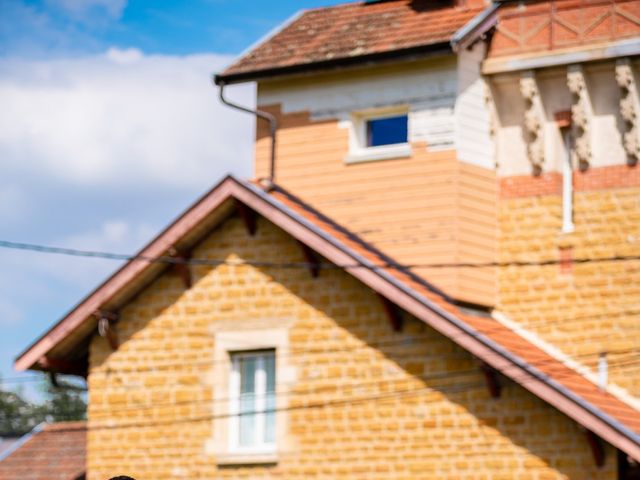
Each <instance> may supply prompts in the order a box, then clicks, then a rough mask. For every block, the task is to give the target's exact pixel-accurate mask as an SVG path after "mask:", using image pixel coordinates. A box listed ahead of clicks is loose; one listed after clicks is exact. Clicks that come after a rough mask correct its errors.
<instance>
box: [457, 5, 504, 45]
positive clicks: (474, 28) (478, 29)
mask: <svg viewBox="0 0 640 480" xmlns="http://www.w3.org/2000/svg"><path fill="white" fill-rule="evenodd" d="M498 8H500V4H499V3H492V4H491V5H490V6H489V7H487V8H486V9H484V10H483V11H481V12H480V13H479V14H478V15H476V16H475V17H473V19H471V21H470V22H468V23H466V24H465V25H463V26H462V27H461V28H460V29H459V30H458V31H457V32H456V33H454V34H453V36H452V37H451V48H452V49H453V51H454V52H457V51H459V50H460V49H461V48H464V47H466V46H467V45H469V44H472V43H474V41H475V40H476V39H477V38H478V37H481V36H482V35H484V34H485V33H486V32H488V31H489V30H490V29H492V28H493V27H495V26H496V24H497V23H498V17H497V15H496V12H497V10H498Z"/></svg>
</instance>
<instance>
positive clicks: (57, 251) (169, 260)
mask: <svg viewBox="0 0 640 480" xmlns="http://www.w3.org/2000/svg"><path fill="white" fill-rule="evenodd" d="M0 248H5V249H11V250H25V251H32V252H39V253H45V254H54V255H65V256H72V257H86V258H100V259H106V260H118V261H134V260H137V261H142V262H146V263H161V264H167V265H208V266H219V265H229V266H242V265H252V266H256V267H270V268H283V269H293V268H302V269H308V268H311V267H314V268H320V269H354V268H364V269H374V270H375V269H384V268H396V269H408V270H411V269H416V268H492V267H533V266H550V265H560V264H564V263H566V261H565V260H562V259H548V260H540V261H533V260H532V261H525V260H515V261H508V262H475V263H474V262H450V263H397V262H382V263H373V264H371V265H367V264H363V263H350V264H334V263H326V262H320V263H312V262H271V261H261V260H248V259H242V260H229V259H212V258H193V257H192V258H183V257H180V256H158V257H150V256H146V255H142V254H136V255H131V254H120V253H112V252H104V251H97V250H80V249H75V248H66V247H52V246H48V245H40V244H34V243H22V242H12V241H7V240H0ZM634 260H640V255H613V256H607V257H594V258H591V257H588V258H574V259H572V260H571V262H572V263H574V264H583V263H602V262H623V261H634Z"/></svg>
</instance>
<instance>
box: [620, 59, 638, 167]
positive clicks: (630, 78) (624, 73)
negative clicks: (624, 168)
mask: <svg viewBox="0 0 640 480" xmlns="http://www.w3.org/2000/svg"><path fill="white" fill-rule="evenodd" d="M636 80H637V79H636V76H635V74H634V72H633V67H632V66H631V60H629V58H620V59H618V60H617V61H616V81H617V82H618V86H619V87H620V114H621V115H622V118H623V120H624V124H625V132H624V135H623V139H624V141H623V143H624V149H625V151H626V152H627V163H628V164H629V165H636V164H637V163H638V159H640V128H639V127H638V120H639V119H638V117H639V116H640V114H639V112H640V98H639V95H638V82H637V81H636Z"/></svg>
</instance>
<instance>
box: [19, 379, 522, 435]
mask: <svg viewBox="0 0 640 480" xmlns="http://www.w3.org/2000/svg"><path fill="white" fill-rule="evenodd" d="M409 380H411V379H409ZM532 380H533V379H531V378H530V377H529V378H528V379H524V378H523V379H520V381H518V382H517V383H519V384H520V385H522V384H523V383H526V382H527V381H532ZM486 388H487V386H486V382H484V381H481V382H468V383H456V384H454V385H443V386H435V387H434V386H433V385H424V386H419V387H411V388H405V389H400V390H395V391H391V392H382V393H376V394H375V395H364V396H359V397H355V398H335V399H330V400H325V401H319V402H311V403H308V404H300V405H291V406H285V407H275V408H271V409H269V408H267V409H264V410H254V411H245V412H240V413H236V412H227V413H221V414H208V415H203V416H197V417H183V418H174V419H167V420H163V421H158V420H156V419H154V420H152V421H142V422H140V421H137V422H128V423H124V424H114V423H112V422H113V421H114V417H115V414H117V413H119V412H123V413H129V412H131V411H136V410H135V409H122V408H120V409H118V408H116V409H110V411H109V413H110V414H112V415H111V416H110V417H108V419H109V422H110V423H109V424H102V425H92V426H88V427H68V428H59V429H56V430H54V431H51V432H49V433H51V434H57V433H65V432H69V431H79V430H88V431H101V430H119V429H127V428H149V427H158V426H169V425H173V424H176V423H194V422H202V421H212V420H217V419H228V418H231V417H238V416H248V415H255V414H258V413H263V414H268V413H278V412H288V411H298V410H309V409H317V408H326V407H333V406H349V405H358V404H360V403H363V402H368V401H378V400H385V399H393V398H400V397H404V396H410V395H412V394H421V393H425V392H434V393H442V394H451V393H463V392H469V391H473V390H476V389H486ZM276 394H277V395H279V394H280V393H279V392H276ZM228 400H229V399H225V401H228ZM199 403H200V404H202V405H203V406H211V405H212V403H213V401H212V400H208V401H201V402H199ZM429 403H433V402H429ZM187 405H188V403H187ZM164 406H166V407H180V406H185V404H180V403H176V402H173V403H172V404H166V405H164ZM151 408H160V407H159V406H158V405H153V406H149V407H148V408H147V407H145V408H139V409H137V410H139V411H146V410H149V409H151ZM16 418H17V417H16ZM96 420H105V419H104V418H96ZM92 421H93V420H92Z"/></svg>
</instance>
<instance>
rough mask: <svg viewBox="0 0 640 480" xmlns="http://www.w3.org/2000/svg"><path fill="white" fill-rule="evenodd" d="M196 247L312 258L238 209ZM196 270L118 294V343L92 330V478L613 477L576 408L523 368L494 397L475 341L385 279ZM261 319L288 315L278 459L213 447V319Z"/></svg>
mask: <svg viewBox="0 0 640 480" xmlns="http://www.w3.org/2000/svg"><path fill="white" fill-rule="evenodd" d="M194 256H195V257H198V258H202V257H209V258H243V259H261V260H270V261H275V262H286V261H302V260H303V257H302V254H301V252H300V250H299V247H298V245H297V244H296V242H295V241H293V240H292V239H291V238H290V237H288V236H287V235H286V234H285V233H283V232H282V231H281V230H279V229H278V228H276V227H274V226H272V225H271V224H269V223H268V222H266V221H265V220H262V219H261V220H260V221H259V223H258V232H257V235H256V236H255V237H253V238H252V237H249V236H248V235H247V233H246V231H245V229H244V228H243V225H242V223H241V222H240V220H239V219H235V218H232V219H230V220H228V221H227V222H226V223H225V224H224V225H223V226H222V227H220V228H218V229H217V230H216V231H215V232H214V233H213V234H211V236H210V237H209V238H208V239H207V240H205V241H204V242H203V243H202V244H201V245H200V246H199V247H198V248H196V250H195V251H194ZM193 274H194V284H193V287H192V288H191V289H189V290H188V291H185V289H184V285H183V283H182V282H181V280H180V279H179V278H178V277H176V276H171V275H169V274H167V275H164V276H162V277H161V278H159V279H158V280H156V281H155V282H154V283H153V284H151V285H150V286H149V287H148V288H146V290H144V292H142V293H141V294H140V295H139V296H138V297H137V298H136V299H135V300H134V301H132V302H131V303H130V304H129V305H128V306H127V307H126V308H124V309H123V310H122V312H121V315H122V320H121V322H120V324H119V326H118V328H119V332H120V338H121V346H120V348H119V349H118V350H117V351H115V352H111V351H110V349H109V347H108V345H107V344H106V342H105V341H104V340H103V339H102V338H100V337H96V338H95V339H94V340H93V342H92V344H91V349H90V375H89V380H88V381H89V428H90V433H89V441H88V479H89V480H104V479H106V478H109V477H111V476H113V475H115V474H128V475H132V476H134V477H136V478H137V479H139V480H161V479H162V480H166V479H168V478H172V479H210V478H261V479H269V478H286V479H308V478H337V479H347V478H349V479H363V478H366V479H446V478H450V479H460V478H473V479H489V478H491V479H504V480H507V479H509V480H510V479H514V478H518V479H564V478H573V479H586V478H589V479H613V478H615V461H614V452H613V449H611V448H610V447H607V463H606V465H605V467H604V468H603V469H601V470H598V469H596V467H595V466H594V462H593V458H592V456H591V453H590V450H589V448H588V446H587V443H586V440H585V436H584V434H583V431H582V429H581V428H580V427H578V426H577V425H576V424H575V423H574V422H573V421H571V420H569V419H568V418H567V417H565V416H564V415H562V414H560V413H558V412H557V411H555V410H554V409H553V408H551V407H549V406H548V405H546V404H545V403H544V402H542V401H540V400H539V399H537V398H536V397H534V396H533V395H531V394H529V393H527V392H526V391H525V390H523V389H522V388H521V387H519V386H516V385H514V384H511V383H508V384H507V385H506V387H505V388H504V390H503V395H502V398H500V399H492V398H490V395H489V393H488V391H487V388H486V386H485V384H484V380H483V377H482V375H481V374H480V373H479V371H478V369H477V364H476V363H475V361H474V359H473V358H472V357H471V356H470V355H469V354H467V353H466V352H465V351H463V350H462V349H461V348H459V347H457V346H456V345H455V344H453V343H452V342H450V341H448V340H446V339H444V338H443V337H441V336H439V335H438V334H437V333H435V332H434V331H433V330H431V329H430V328H428V327H426V326H425V325H424V324H422V323H421V322H418V321H417V320H414V319H408V320H407V322H406V325H405V329H404V331H403V332H402V333H394V332H393V331H392V329H391V327H390V325H389V322H388V320H387V318H386V316H385V314H384V311H383V309H382V308H381V305H380V303H379V299H378V298H377V297H376V295H375V294H373V293H372V292H371V291H370V290H369V289H368V288H366V287H365V286H363V285H362V284H360V283H359V282H358V281H356V280H355V279H353V278H352V277H350V276H348V275H347V274H346V273H344V272H341V271H338V270H323V271H322V272H321V275H320V277H319V278H317V279H313V278H312V277H311V275H310V274H309V272H308V271H306V270H291V269H276V268H258V267H252V266H234V267H231V266H219V267H217V268H212V267H204V266H200V267H193ZM260 326H269V327H278V326H280V327H282V326H284V327H286V328H288V331H289V348H290V352H289V354H290V356H289V358H288V362H289V363H290V365H291V367H292V368H293V369H294V370H295V377H296V381H295V382H290V384H289V385H287V386H286V389H287V392H288V393H287V395H288V404H289V408H290V409H291V410H289V411H288V412H281V413H278V415H279V416H280V420H281V419H282V416H283V415H286V416H287V425H288V431H287V440H288V442H287V448H286V449H285V450H284V451H281V452H280V455H279V462H278V463H277V465H276V466H254V467H218V466H217V464H216V456H215V454H213V453H211V452H208V451H207V445H208V444H209V443H210V441H211V438H212V435H213V429H214V425H213V423H214V420H212V411H213V408H212V405H213V402H216V401H219V400H220V398H217V397H216V392H215V391H213V387H212V385H213V384H214V381H215V379H214V378H212V374H213V373H212V372H213V371H214V365H213V356H214V353H213V352H214V348H215V342H216V337H215V332H216V331H219V330H220V329H222V328H231V329H235V330H243V329H245V330H255V329H256V328H259V327H260ZM443 372H446V374H447V376H443V375H442V374H443ZM398 392H402V393H398ZM331 402H332V403H331ZM323 403H324V404H325V405H324V406H321V405H322V404H323ZM312 407H313V408H312Z"/></svg>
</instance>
